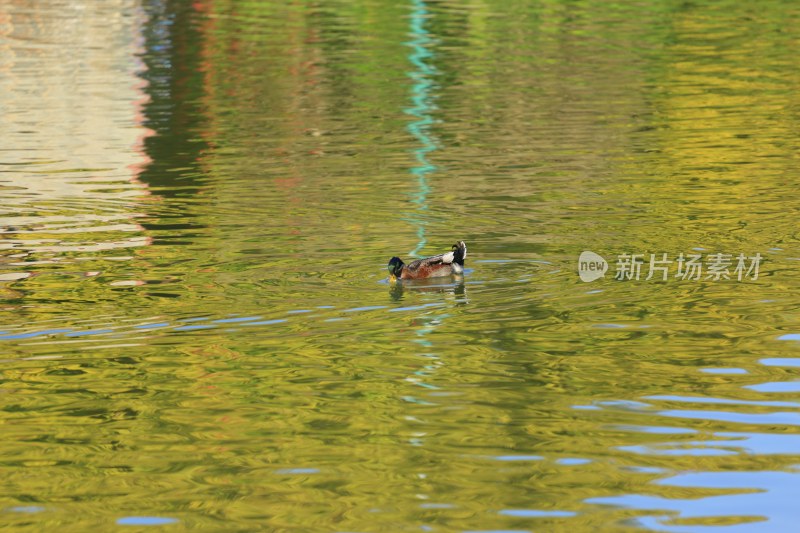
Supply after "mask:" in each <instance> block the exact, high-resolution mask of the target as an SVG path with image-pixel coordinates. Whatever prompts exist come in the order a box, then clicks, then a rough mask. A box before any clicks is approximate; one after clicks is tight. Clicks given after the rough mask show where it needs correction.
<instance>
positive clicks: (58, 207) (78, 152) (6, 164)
mask: <svg viewBox="0 0 800 533" xmlns="http://www.w3.org/2000/svg"><path fill="white" fill-rule="evenodd" d="M145 22H146V15H145V13H144V11H143V10H142V9H141V7H140V3H139V2H137V1H136V0H108V1H104V2H82V3H64V2H58V1H55V0H40V1H37V2H34V3H31V2H27V1H22V0H9V1H7V2H3V3H2V4H0V107H1V108H2V109H3V114H2V115H1V116H0V137H1V138H2V139H3V144H2V148H0V202H1V203H0V205H2V208H0V263H4V270H11V271H12V273H11V274H8V275H9V276H11V278H13V279H15V280H18V279H23V278H25V277H27V276H30V275H31V274H33V273H35V272H37V271H38V269H42V268H46V267H43V266H41V265H54V264H56V263H59V264H63V263H74V262H75V261H78V260H84V261H86V260H95V259H103V258H113V259H122V258H123V257H124V256H125V255H127V253H129V252H124V251H123V250H127V249H131V248H138V247H142V246H146V245H148V244H149V243H150V239H149V237H148V236H147V234H146V232H145V231H144V229H143V227H142V226H141V225H140V224H139V223H138V220H137V219H139V218H140V217H142V216H143V211H144V209H143V205H144V202H145V201H146V197H147V194H148V191H147V187H146V186H145V185H144V184H143V183H142V182H141V181H139V179H138V178H139V175H140V174H141V173H142V171H143V170H144V168H145V167H146V166H147V165H148V164H149V162H150V159H149V158H148V156H147V155H146V153H145V152H144V142H145V139H146V138H147V137H148V136H149V135H151V130H150V129H148V128H147V127H146V126H145V124H144V122H145V120H144V116H143V108H144V105H145V104H146V102H147V96H146V93H145V91H144V89H145V86H146V82H145V81H144V79H143V78H142V77H141V73H142V71H143V69H144V68H145V65H144V63H143V62H142V61H141V60H140V59H139V56H140V54H141V52H142V46H143V37H142V35H143V32H142V28H143V26H144V24H145ZM111 256H113V257H111ZM120 256H122V257H120ZM34 269H37V270H34ZM11 278H9V279H7V280H6V281H9V280H11ZM3 279H5V278H3ZM0 281H2V280H0Z"/></svg>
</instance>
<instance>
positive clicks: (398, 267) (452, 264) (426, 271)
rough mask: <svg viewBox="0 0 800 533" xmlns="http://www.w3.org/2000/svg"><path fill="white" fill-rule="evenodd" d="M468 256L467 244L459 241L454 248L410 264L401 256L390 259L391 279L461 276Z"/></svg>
mask: <svg viewBox="0 0 800 533" xmlns="http://www.w3.org/2000/svg"><path fill="white" fill-rule="evenodd" d="M466 258H467V245H466V244H465V243H464V241H458V242H457V243H455V244H454V245H453V247H452V250H451V251H449V252H447V253H444V254H439V255H434V256H433V257H426V258H424V259H417V260H416V261H414V262H413V263H409V264H408V265H407V264H405V263H403V260H402V259H400V258H399V257H392V258H391V259H390V260H389V265H388V266H387V268H388V269H389V281H396V280H398V279H428V278H438V277H443V276H453V275H455V276H459V275H461V274H463V273H464V259H466Z"/></svg>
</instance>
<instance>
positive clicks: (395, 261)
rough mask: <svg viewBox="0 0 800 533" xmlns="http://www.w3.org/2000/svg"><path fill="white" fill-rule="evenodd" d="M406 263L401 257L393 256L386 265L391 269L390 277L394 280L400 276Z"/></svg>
mask: <svg viewBox="0 0 800 533" xmlns="http://www.w3.org/2000/svg"><path fill="white" fill-rule="evenodd" d="M404 266H405V263H403V261H402V260H401V259H400V258H399V257H392V258H391V259H390V260H389V265H388V266H387V267H386V268H388V269H389V278H390V279H391V280H392V281H394V280H395V279H396V278H399V277H400V274H402V273H403V267H404Z"/></svg>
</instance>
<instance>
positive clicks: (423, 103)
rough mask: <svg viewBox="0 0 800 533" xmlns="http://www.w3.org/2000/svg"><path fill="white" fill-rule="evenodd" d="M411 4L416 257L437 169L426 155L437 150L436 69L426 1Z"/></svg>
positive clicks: (410, 127) (423, 240) (414, 0)
mask: <svg viewBox="0 0 800 533" xmlns="http://www.w3.org/2000/svg"><path fill="white" fill-rule="evenodd" d="M411 7H412V9H411V17H410V34H411V37H412V39H411V41H409V42H407V43H406V44H407V45H408V46H409V47H410V48H411V52H410V53H409V55H408V59H409V61H411V64H412V65H413V66H414V70H413V71H411V72H409V76H410V77H411V79H412V80H413V84H412V85H411V106H409V107H407V108H406V109H405V110H404V111H405V112H406V113H408V114H409V115H411V116H413V117H414V118H415V119H416V120H414V121H413V122H410V123H409V124H408V131H409V132H410V133H411V135H413V136H414V137H415V138H416V139H417V140H418V141H419V144H420V146H419V148H417V149H415V150H414V157H415V158H416V160H417V164H416V165H415V166H414V167H412V168H411V174H412V175H413V176H414V177H415V178H416V182H417V189H416V191H415V192H414V193H413V194H412V195H411V202H412V203H413V204H414V211H413V213H412V214H411V215H409V217H408V218H407V220H409V221H410V222H411V223H412V224H414V225H415V226H416V228H417V239H418V242H417V246H416V248H414V249H413V250H412V251H411V252H410V254H411V255H412V256H419V252H420V251H421V250H422V249H423V248H424V247H425V244H426V242H427V240H426V238H425V226H426V225H427V218H426V216H425V212H426V211H427V209H428V193H429V192H430V191H431V188H430V185H428V174H430V173H431V172H433V171H435V170H436V165H433V164H431V162H430V161H428V154H430V153H431V152H433V151H434V150H436V143H435V142H434V140H433V137H432V136H431V134H430V126H431V124H433V117H432V116H431V111H432V110H433V109H434V106H433V105H432V103H431V89H432V88H433V79H432V77H433V74H434V73H435V69H434V68H433V67H432V66H431V65H430V64H429V61H430V60H431V58H432V57H433V52H432V51H431V49H430V47H431V45H432V44H433V39H432V38H431V36H430V33H428V30H426V29H425V21H426V19H427V18H428V16H429V12H428V8H427V6H426V4H425V0H412V2H411Z"/></svg>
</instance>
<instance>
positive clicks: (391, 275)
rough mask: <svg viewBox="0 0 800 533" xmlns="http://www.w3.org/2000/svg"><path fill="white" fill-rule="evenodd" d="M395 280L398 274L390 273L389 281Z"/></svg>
mask: <svg viewBox="0 0 800 533" xmlns="http://www.w3.org/2000/svg"><path fill="white" fill-rule="evenodd" d="M395 281H397V276H395V275H394V274H389V282H390V283H394V282H395Z"/></svg>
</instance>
